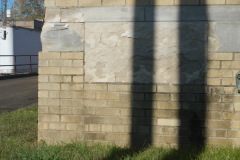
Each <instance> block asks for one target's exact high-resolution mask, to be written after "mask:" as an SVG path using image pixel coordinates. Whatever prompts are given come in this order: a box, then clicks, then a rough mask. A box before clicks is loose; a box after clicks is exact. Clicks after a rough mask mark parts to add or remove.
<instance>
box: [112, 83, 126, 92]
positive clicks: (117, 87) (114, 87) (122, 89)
mask: <svg viewBox="0 0 240 160" xmlns="http://www.w3.org/2000/svg"><path fill="white" fill-rule="evenodd" d="M108 91H118V92H131V85H119V84H118V85H113V84H109V85H108Z"/></svg>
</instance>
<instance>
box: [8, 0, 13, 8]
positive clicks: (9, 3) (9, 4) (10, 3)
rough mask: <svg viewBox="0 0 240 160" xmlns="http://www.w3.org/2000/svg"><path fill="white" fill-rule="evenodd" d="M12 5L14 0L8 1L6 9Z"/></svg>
mask: <svg viewBox="0 0 240 160" xmlns="http://www.w3.org/2000/svg"><path fill="white" fill-rule="evenodd" d="M13 3H14V0H8V8H11V7H12V5H13Z"/></svg>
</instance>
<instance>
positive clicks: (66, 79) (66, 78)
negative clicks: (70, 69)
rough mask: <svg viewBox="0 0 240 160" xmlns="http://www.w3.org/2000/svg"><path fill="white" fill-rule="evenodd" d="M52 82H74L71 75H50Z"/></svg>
mask: <svg viewBox="0 0 240 160" xmlns="http://www.w3.org/2000/svg"><path fill="white" fill-rule="evenodd" d="M49 81H50V82H59V83H60V82H72V77H71V76H49Z"/></svg>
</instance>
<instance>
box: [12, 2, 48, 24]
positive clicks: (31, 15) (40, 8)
mask: <svg viewBox="0 0 240 160" xmlns="http://www.w3.org/2000/svg"><path fill="white" fill-rule="evenodd" d="M43 1H44V0H15V2H14V4H13V7H12V18H11V19H14V20H34V19H43V18H44V14H45V9H44V3H43Z"/></svg>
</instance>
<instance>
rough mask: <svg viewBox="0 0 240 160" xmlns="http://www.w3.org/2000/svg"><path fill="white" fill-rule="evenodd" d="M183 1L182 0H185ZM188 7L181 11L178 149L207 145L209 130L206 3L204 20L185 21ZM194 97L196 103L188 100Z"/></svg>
mask: <svg viewBox="0 0 240 160" xmlns="http://www.w3.org/2000/svg"><path fill="white" fill-rule="evenodd" d="M182 1H183V0H182ZM186 11H187V12H189V10H188V9H187V7H186V6H183V5H181V6H180V10H179V21H180V22H179V66H180V68H179V82H180V88H179V90H180V93H179V103H180V110H179V119H180V128H179V132H178V133H179V138H178V145H179V148H180V149H181V148H184V147H185V146H186V145H187V146H188V147H198V148H199V149H200V150H201V149H203V148H204V146H205V139H206V133H205V132H206V131H205V121H206V109H207V104H206V103H207V102H206V93H205V88H206V70H207V56H206V55H207V46H208V44H207V38H208V15H207V6H201V7H200V11H199V10H197V9H196V12H200V15H201V16H202V17H201V19H202V20H203V21H195V20H194V19H191V20H190V21H189V22H188V21H184V20H186V19H187V18H186V16H188V14H186ZM189 93H190V94H192V95H194V96H195V102H194V103H192V102H190V103H189V102H186V100H185V98H186V96H187V94H189Z"/></svg>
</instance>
